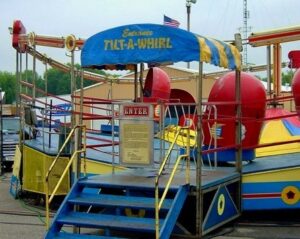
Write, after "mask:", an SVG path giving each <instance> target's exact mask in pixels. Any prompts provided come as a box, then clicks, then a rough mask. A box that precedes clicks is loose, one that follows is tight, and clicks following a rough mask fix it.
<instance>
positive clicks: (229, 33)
mask: <svg viewBox="0 0 300 239" xmlns="http://www.w3.org/2000/svg"><path fill="white" fill-rule="evenodd" d="M247 9H248V11H249V19H248V21H247V24H248V26H249V27H251V30H250V32H259V31H265V30H271V29H276V28H282V27H288V26H295V25H300V14H299V9H300V1H299V0H284V1H283V0H248V2H247ZM0 11H1V14H0V36H1V40H0V71H8V72H15V68H16V59H15V58H16V53H15V50H14V49H13V48H12V46H11V35H10V34H9V30H8V28H9V27H11V26H12V24H13V21H14V20H21V21H22V22H23V24H24V26H25V27H26V30H27V33H29V32H35V33H36V34H38V35H49V36H59V37H60V36H68V35H70V34H74V35H75V36H76V37H77V38H83V39H86V38H88V37H90V36H92V35H94V34H96V33H98V32H101V31H104V30H107V29H109V28H113V27H117V26H121V25H126V24H134V23H155V24H162V22H163V15H164V14H165V15H167V16H169V17H171V18H173V19H176V20H177V21H179V22H180V28H182V29H186V28H187V9H186V0H85V1H82V0H51V1H46V0H0ZM190 19H191V20H190V30H191V31H192V32H195V33H197V34H200V35H203V36H207V37H213V38H216V39H219V40H232V39H233V38H234V34H235V33H237V32H239V28H241V27H242V26H243V0H206V1H205V0H197V2H196V3H195V4H192V6H191V15H190ZM250 32H249V33H250ZM295 49H299V50H300V43H299V42H293V43H288V44H283V45H282V56H283V61H288V58H287V54H288V52H289V51H290V50H295ZM38 50H39V51H40V52H42V53H44V54H46V55H47V56H49V57H51V58H53V59H56V60H58V61H61V62H62V63H67V62H70V58H69V57H68V56H67V55H66V53H67V52H66V50H65V49H53V48H46V47H39V48H38ZM265 52H266V50H265V47H259V48H252V47H251V46H248V54H247V55H248V62H250V63H251V64H256V65H260V64H266V54H265ZM79 59H80V52H77V53H76V62H77V63H80V60H79ZM179 66H183V67H185V66H186V64H185V65H182V64H181V65H179ZM29 67H30V63H29ZM191 67H192V68H195V69H197V65H196V64H191ZM37 70H38V72H39V74H42V72H43V70H44V65H43V64H42V63H37ZM208 71H209V70H208Z"/></svg>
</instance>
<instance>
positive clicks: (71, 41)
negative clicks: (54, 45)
mask: <svg viewBox="0 0 300 239" xmlns="http://www.w3.org/2000/svg"><path fill="white" fill-rule="evenodd" d="M65 46H66V48H67V50H68V51H74V50H75V48H76V37H75V36H74V35H69V36H67V37H66V39H65Z"/></svg>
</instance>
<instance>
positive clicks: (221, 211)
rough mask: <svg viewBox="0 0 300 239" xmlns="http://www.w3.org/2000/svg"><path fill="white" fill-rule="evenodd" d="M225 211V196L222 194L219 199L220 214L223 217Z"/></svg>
mask: <svg viewBox="0 0 300 239" xmlns="http://www.w3.org/2000/svg"><path fill="white" fill-rule="evenodd" d="M224 209H225V197H224V194H221V195H220V196H219V198H218V214H219V216H221V215H222V214H223V213H224Z"/></svg>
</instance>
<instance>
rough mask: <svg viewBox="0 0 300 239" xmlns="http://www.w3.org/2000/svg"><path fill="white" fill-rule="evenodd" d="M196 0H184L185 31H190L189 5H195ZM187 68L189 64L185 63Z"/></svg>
mask: <svg viewBox="0 0 300 239" xmlns="http://www.w3.org/2000/svg"><path fill="white" fill-rule="evenodd" d="M196 2H197V0H186V13H187V31H188V32H189V31H190V15H191V5H192V3H194V4H195V3H196ZM187 68H188V69H190V63H189V62H188V63H187Z"/></svg>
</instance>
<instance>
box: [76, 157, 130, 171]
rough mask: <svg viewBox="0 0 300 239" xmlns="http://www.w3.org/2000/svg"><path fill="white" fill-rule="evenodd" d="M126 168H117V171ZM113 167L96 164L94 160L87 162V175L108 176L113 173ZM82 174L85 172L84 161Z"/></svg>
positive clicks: (100, 163)
mask: <svg viewBox="0 0 300 239" xmlns="http://www.w3.org/2000/svg"><path fill="white" fill-rule="evenodd" d="M124 169H125V168H124V167H120V166H115V171H122V170H124ZM112 170H113V165H112V164H110V163H103V162H99V161H98V162H96V161H93V160H86V172H87V174H108V173H112ZM81 172H84V160H81Z"/></svg>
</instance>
